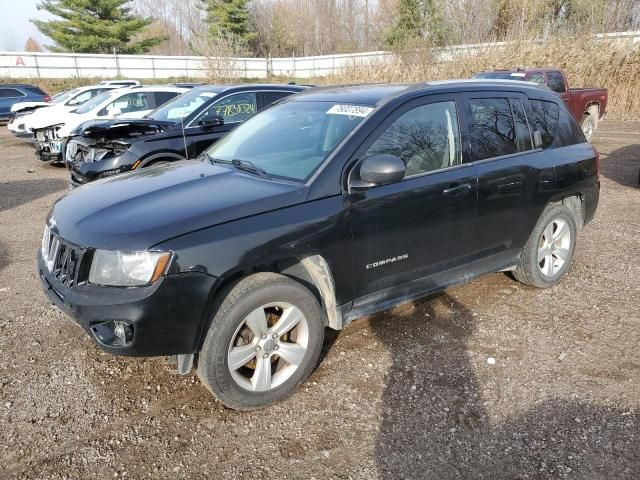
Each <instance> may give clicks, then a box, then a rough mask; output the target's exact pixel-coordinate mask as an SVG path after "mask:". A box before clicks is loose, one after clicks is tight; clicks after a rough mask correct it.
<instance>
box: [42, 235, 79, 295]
mask: <svg viewBox="0 0 640 480" xmlns="http://www.w3.org/2000/svg"><path fill="white" fill-rule="evenodd" d="M86 253H87V250H86V249H83V248H80V247H78V246H76V245H73V244H72V243H69V242H67V241H65V240H63V239H62V238H60V237H59V236H58V235H56V234H54V233H52V232H51V230H50V229H49V227H48V226H47V227H46V228H45V231H44V236H43V238H42V257H43V258H44V261H45V264H46V266H47V269H48V270H49V272H50V273H51V274H52V275H53V277H54V278H56V279H58V280H59V281H60V283H62V284H63V285H65V286H66V287H73V286H74V285H77V284H78V283H79V282H81V281H83V280H84V279H83V278H82V275H81V271H82V265H83V261H84V260H85V257H86Z"/></svg>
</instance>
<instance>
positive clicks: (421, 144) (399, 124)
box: [366, 101, 461, 177]
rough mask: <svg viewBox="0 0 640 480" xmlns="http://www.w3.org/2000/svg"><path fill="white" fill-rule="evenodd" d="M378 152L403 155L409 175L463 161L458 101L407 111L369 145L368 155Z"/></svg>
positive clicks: (401, 156)
mask: <svg viewBox="0 0 640 480" xmlns="http://www.w3.org/2000/svg"><path fill="white" fill-rule="evenodd" d="M379 153H387V154H392V155H396V156H397V157H400V158H401V159H402V161H403V162H404V164H405V166H406V169H407V170H406V176H407V177H410V176H412V175H419V174H421V173H425V172H431V171H433V170H439V169H441V168H447V167H451V166H454V165H458V164H460V163H461V156H460V131H459V128H458V113H457V111H456V104H455V102H453V101H447V102H437V103H430V104H428V105H422V106H419V107H416V108H414V109H412V110H409V111H408V112H406V113H405V114H404V115H402V116H401V117H400V118H398V119H397V120H396V121H395V122H393V123H392V124H391V125H390V126H389V128H387V129H386V130H385V131H384V133H383V134H382V135H381V136H380V138H378V139H377V140H376V141H375V143H374V144H373V145H371V146H370V147H369V149H368V150H367V154H366V155H367V156H371V155H375V154H379Z"/></svg>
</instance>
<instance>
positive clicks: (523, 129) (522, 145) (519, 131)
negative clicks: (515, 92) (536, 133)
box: [509, 98, 533, 152]
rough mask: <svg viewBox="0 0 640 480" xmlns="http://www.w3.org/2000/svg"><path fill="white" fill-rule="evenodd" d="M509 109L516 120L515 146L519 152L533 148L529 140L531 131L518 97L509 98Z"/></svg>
mask: <svg viewBox="0 0 640 480" xmlns="http://www.w3.org/2000/svg"><path fill="white" fill-rule="evenodd" d="M509 102H510V103H511V110H512V111H513V118H514V119H515V121H516V146H517V148H518V151H519V152H526V151H527V150H531V149H532V148H533V146H532V145H533V143H532V141H531V132H530V131H529V124H528V123H527V115H526V113H525V112H524V106H523V105H522V101H521V100H520V99H518V98H511V99H510V100H509Z"/></svg>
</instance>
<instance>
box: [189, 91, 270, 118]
mask: <svg viewBox="0 0 640 480" xmlns="http://www.w3.org/2000/svg"><path fill="white" fill-rule="evenodd" d="M257 111H258V105H257V103H256V94H255V93H237V94H235V95H231V96H229V97H226V98H223V99H222V100H220V101H218V102H216V103H214V104H213V105H211V106H210V107H209V108H208V109H207V110H205V111H204V112H203V113H202V114H201V115H200V116H199V117H198V118H197V119H196V120H195V122H194V125H197V124H199V123H200V122H202V121H203V120H204V121H206V120H208V119H209V118H211V117H222V118H224V123H239V122H244V121H245V120H247V119H249V118H251V117H252V116H253V115H255V114H256V112H257Z"/></svg>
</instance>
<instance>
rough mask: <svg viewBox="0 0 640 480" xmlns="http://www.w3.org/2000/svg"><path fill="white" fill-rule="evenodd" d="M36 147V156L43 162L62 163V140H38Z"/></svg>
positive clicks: (35, 143) (35, 142)
mask: <svg viewBox="0 0 640 480" xmlns="http://www.w3.org/2000/svg"><path fill="white" fill-rule="evenodd" d="M58 142H59V143H58ZM34 145H35V147H36V156H37V157H38V158H39V159H40V160H42V161H43V162H60V161H62V140H53V141H49V140H45V141H42V140H38V139H36V140H35V141H34Z"/></svg>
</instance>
